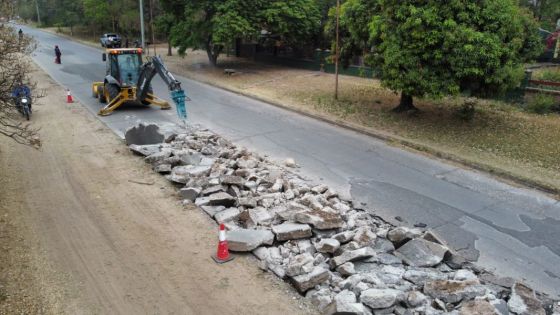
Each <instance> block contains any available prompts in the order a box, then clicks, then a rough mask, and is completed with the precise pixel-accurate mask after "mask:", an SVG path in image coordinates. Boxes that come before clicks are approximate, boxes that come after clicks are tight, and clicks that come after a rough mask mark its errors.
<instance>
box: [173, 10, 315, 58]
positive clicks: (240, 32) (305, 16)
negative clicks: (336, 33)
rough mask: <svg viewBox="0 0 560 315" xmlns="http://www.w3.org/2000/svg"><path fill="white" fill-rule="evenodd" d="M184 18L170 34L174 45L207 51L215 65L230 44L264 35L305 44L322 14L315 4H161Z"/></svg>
mask: <svg viewBox="0 0 560 315" xmlns="http://www.w3.org/2000/svg"><path fill="white" fill-rule="evenodd" d="M162 3H163V4H164V6H163V7H164V8H166V7H169V6H171V5H174V6H175V8H176V9H182V10H181V11H180V12H183V15H182V16H181V17H179V19H178V23H177V24H176V25H175V26H174V27H173V29H172V31H171V41H172V43H173V45H174V46H177V47H179V53H181V54H184V53H185V51H186V50H187V49H188V48H192V49H201V48H202V49H205V50H206V52H207V54H208V60H209V61H210V63H211V64H212V65H216V63H217V59H218V56H219V55H220V53H221V52H222V50H223V49H224V47H225V45H226V44H227V43H230V42H231V41H232V40H234V39H236V38H253V39H256V38H258V37H259V36H260V34H261V31H263V30H264V31H266V32H267V33H269V34H274V35H276V36H280V37H281V38H282V39H283V40H285V41H286V42H287V43H292V44H293V43H296V42H300V41H303V40H306V39H307V38H308V37H309V36H310V34H312V33H313V32H314V31H316V30H317V29H318V27H319V25H320V24H319V23H320V14H319V11H318V9H317V7H316V5H315V2H314V0H285V1H280V0H273V1H265V0H254V1H244V0H198V1H191V0H188V1H187V0H185V1H178V0H162Z"/></svg>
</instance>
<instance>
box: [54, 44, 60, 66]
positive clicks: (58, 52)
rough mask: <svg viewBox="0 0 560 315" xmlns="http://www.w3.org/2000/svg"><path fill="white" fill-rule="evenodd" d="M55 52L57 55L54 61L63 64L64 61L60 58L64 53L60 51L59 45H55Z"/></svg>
mask: <svg viewBox="0 0 560 315" xmlns="http://www.w3.org/2000/svg"><path fill="white" fill-rule="evenodd" d="M54 54H55V56H56V59H55V60H54V63H57V64H61V63H62V61H61V60H60V56H62V53H61V52H60V48H58V45H55V46H54Z"/></svg>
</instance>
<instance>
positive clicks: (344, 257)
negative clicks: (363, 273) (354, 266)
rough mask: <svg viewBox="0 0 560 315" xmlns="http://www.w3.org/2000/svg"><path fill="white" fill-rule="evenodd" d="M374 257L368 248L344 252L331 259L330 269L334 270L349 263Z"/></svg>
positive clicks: (373, 253) (371, 250)
mask: <svg viewBox="0 0 560 315" xmlns="http://www.w3.org/2000/svg"><path fill="white" fill-rule="evenodd" d="M373 256H375V251H373V249H371V248H369V247H364V248H360V249H356V250H352V251H345V252H343V253H342V254H341V255H339V256H336V257H334V258H333V259H331V268H336V267H338V266H340V265H342V264H344V263H346V262H349V261H357V260H361V259H366V258H370V257H373Z"/></svg>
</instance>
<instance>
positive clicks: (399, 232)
mask: <svg viewBox="0 0 560 315" xmlns="http://www.w3.org/2000/svg"><path fill="white" fill-rule="evenodd" d="M420 235H422V231H421V230H419V229H412V228H408V227H404V226H399V227H396V228H394V229H392V230H390V231H389V232H388V233H387V239H389V240H390V241H391V242H393V244H395V245H397V246H399V245H401V244H403V243H404V242H406V241H408V240H411V239H414V238H417V237H420Z"/></svg>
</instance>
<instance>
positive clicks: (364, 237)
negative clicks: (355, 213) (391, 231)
mask: <svg viewBox="0 0 560 315" xmlns="http://www.w3.org/2000/svg"><path fill="white" fill-rule="evenodd" d="M376 239H377V234H375V233H374V232H373V230H372V229H371V228H370V227H369V226H363V227H360V228H358V230H356V234H355V235H354V238H353V241H354V242H356V243H358V245H360V246H370V245H374V244H375V240H376Z"/></svg>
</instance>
